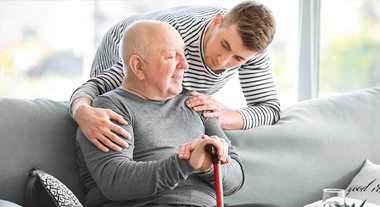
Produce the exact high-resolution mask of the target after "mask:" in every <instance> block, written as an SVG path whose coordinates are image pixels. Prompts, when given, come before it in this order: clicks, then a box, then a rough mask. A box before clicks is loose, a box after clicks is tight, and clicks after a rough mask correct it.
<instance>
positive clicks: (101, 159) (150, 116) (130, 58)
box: [77, 20, 245, 207]
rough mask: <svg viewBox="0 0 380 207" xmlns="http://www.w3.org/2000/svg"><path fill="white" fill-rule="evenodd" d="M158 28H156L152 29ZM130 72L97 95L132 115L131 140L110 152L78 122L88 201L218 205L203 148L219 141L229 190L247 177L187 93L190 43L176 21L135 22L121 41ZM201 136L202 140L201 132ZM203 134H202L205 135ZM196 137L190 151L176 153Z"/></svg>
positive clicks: (99, 101)
mask: <svg viewBox="0 0 380 207" xmlns="http://www.w3.org/2000/svg"><path fill="white" fill-rule="evenodd" d="M152 34H154V35H152ZM121 54H122V58H123V62H124V63H125V64H124V70H125V73H126V77H125V79H124V80H123V83H122V85H121V86H120V87H119V88H117V89H115V90H113V91H111V92H108V93H105V94H103V95H101V96H99V97H97V98H96V99H95V100H94V103H93V105H94V107H99V108H107V109H112V110H114V111H115V112H116V113H118V114H120V115H121V116H122V117H123V118H124V119H126V120H127V121H128V125H122V127H123V128H124V129H125V130H126V131H127V132H128V133H130V135H131V139H130V140H127V139H125V141H126V142H128V145H129V147H128V148H125V149H123V150H122V151H121V152H116V151H110V152H108V153H104V152H102V151H100V150H98V149H97V148H96V146H95V145H93V144H92V143H91V142H90V141H89V140H88V139H87V138H86V137H85V136H84V134H83V133H82V131H81V129H80V128H78V133H77V143H78V150H79V153H78V162H79V163H80V173H81V178H82V180H83V182H84V185H85V189H86V191H87V195H86V205H85V206H111V207H112V206H172V205H173V206H215V204H216V196H215V189H214V188H215V187H214V173H213V168H212V167H213V164H212V161H211V158H210V155H208V154H207V153H206V152H205V151H204V147H205V145H206V144H212V145H214V146H215V147H216V149H217V152H218V157H219V159H220V160H221V161H222V164H223V165H222V172H223V178H222V180H223V187H224V193H225V195H230V194H233V193H235V192H237V191H238V190H239V189H240V188H241V187H242V186H243V183H244V180H245V177H244V170H243V164H242V161H241V159H240V158H239V156H238V154H237V153H236V152H235V148H234V147H233V146H232V145H231V143H230V141H229V140H228V139H227V137H226V136H225V134H224V133H223V130H222V129H221V127H220V125H219V123H218V121H217V119H216V118H205V117H204V116H202V114H203V112H196V111H194V110H192V109H191V108H190V107H188V106H187V105H186V103H185V102H186V100H187V99H189V98H190V97H189V96H188V95H186V94H180V93H181V91H182V79H183V74H184V71H185V70H186V69H187V68H188V64H187V62H186V59H185V57H184V43H183V41H182V39H181V37H180V36H179V34H178V33H177V32H176V31H175V29H174V28H173V27H171V26H170V25H168V24H166V23H162V22H156V21H146V20H145V21H139V22H137V23H135V24H133V25H131V26H130V27H129V28H128V29H127V31H126V33H125V35H124V37H123V39H122V46H121ZM194 138H199V139H194ZM200 138H202V139H200ZM187 143H191V144H192V145H193V146H194V149H193V150H192V152H191V155H190V157H187V158H186V159H182V158H180V157H179V155H178V154H176V152H178V150H179V147H180V146H181V145H182V146H185V145H186V144H187Z"/></svg>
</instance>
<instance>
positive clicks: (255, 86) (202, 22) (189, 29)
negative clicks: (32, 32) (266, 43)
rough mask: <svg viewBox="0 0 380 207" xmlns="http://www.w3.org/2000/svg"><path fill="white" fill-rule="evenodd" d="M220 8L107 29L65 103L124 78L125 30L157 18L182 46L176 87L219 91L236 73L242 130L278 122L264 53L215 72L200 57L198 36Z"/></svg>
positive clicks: (175, 11)
mask: <svg viewBox="0 0 380 207" xmlns="http://www.w3.org/2000/svg"><path fill="white" fill-rule="evenodd" d="M226 12H227V10H226V9H224V8H221V7H215V6H208V7H207V6H183V7H176V8H170V9H166V10H161V11H157V12H153V13H142V14H137V15H133V16H130V17H128V18H126V19H124V20H123V21H121V22H119V23H118V24H116V25H115V26H113V27H112V28H111V29H110V30H108V32H107V33H106V34H105V36H104V37H103V39H102V42H101V45H100V46H99V47H98V50H97V52H96V55H95V59H94V61H93V64H92V68H91V73H90V77H91V79H90V80H88V81H87V82H86V83H85V84H83V85H82V86H80V87H79V88H78V89H76V90H75V91H74V93H73V95H72V96H71V99H70V101H71V102H73V101H74V100H75V99H76V98H78V97H81V96H85V97H88V98H90V99H91V100H93V99H94V98H95V97H96V96H98V95H100V94H103V93H105V92H107V91H110V90H113V89H115V88H117V87H119V86H120V85H121V83H122V80H123V78H124V73H123V63H122V61H121V58H120V56H119V43H120V41H121V39H122V36H123V33H124V31H125V28H127V27H128V26H129V25H130V24H132V23H134V22H136V21H138V20H158V21H162V22H166V23H168V24H170V25H172V26H173V27H174V28H175V29H176V30H177V31H178V33H179V34H180V36H181V37H182V39H183V41H184V42H185V56H186V60H187V61H188V64H189V69H187V70H185V74H184V79H183V83H182V86H183V87H184V88H186V89H188V90H196V91H198V92H199V93H203V94H211V95H212V94H214V93H216V92H217V91H219V90H220V89H221V88H222V87H223V86H224V85H225V84H226V82H227V81H228V80H230V78H231V76H232V75H233V74H234V73H236V72H238V74H239V80H240V84H241V88H242V91H243V94H244V97H245V99H246V101H247V107H244V108H241V109H238V110H237V111H238V112H240V113H241V114H242V116H243V119H244V127H243V129H250V128H253V127H258V126H262V125H270V124H274V123H276V122H277V121H278V120H279V119H280V103H279V100H278V98H277V91H276V87H275V84H274V80H273V76H272V74H271V71H270V65H269V57H268V52H267V50H265V52H263V53H262V54H258V55H256V56H255V57H254V58H252V59H250V60H248V61H247V62H245V63H244V64H243V65H241V66H238V67H235V68H229V69H226V70H225V71H223V72H222V73H219V74H216V73H214V72H213V71H212V70H211V69H209V68H208V67H207V66H206V64H205V62H204V59H203V47H202V45H203V41H204V35H205V32H206V30H207V28H208V25H209V24H210V23H211V21H212V20H213V18H214V17H215V16H216V14H217V13H222V14H225V13H226Z"/></svg>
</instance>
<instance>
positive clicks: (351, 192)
mask: <svg viewBox="0 0 380 207" xmlns="http://www.w3.org/2000/svg"><path fill="white" fill-rule="evenodd" d="M346 197H347V198H354V199H359V200H367V202H369V203H373V204H376V205H380V165H376V164H373V163H372V162H370V161H369V160H366V161H365V163H364V165H363V167H362V169H361V170H360V172H359V173H358V174H357V175H356V176H355V177H354V179H352V181H351V184H350V185H349V186H348V187H347V189H346Z"/></svg>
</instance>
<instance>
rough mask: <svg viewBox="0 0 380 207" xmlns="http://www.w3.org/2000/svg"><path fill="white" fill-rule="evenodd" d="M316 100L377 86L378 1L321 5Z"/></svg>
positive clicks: (379, 79)
mask: <svg viewBox="0 0 380 207" xmlns="http://www.w3.org/2000/svg"><path fill="white" fill-rule="evenodd" d="M319 63H320V64H319V97H325V96H330V95H334V94H337V93H342V92H349V91H355V90H360V89H364V88H368V87H373V86H376V85H380V0H362V1H337V0H334V1H333V0H323V1H322V2H321V27H320V61H319Z"/></svg>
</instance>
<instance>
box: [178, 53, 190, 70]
mask: <svg viewBox="0 0 380 207" xmlns="http://www.w3.org/2000/svg"><path fill="white" fill-rule="evenodd" d="M179 68H180V69H188V68H189V64H188V63H187V60H186V57H185V55H180V60H179Z"/></svg>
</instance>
